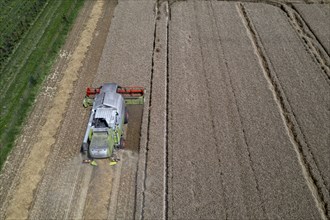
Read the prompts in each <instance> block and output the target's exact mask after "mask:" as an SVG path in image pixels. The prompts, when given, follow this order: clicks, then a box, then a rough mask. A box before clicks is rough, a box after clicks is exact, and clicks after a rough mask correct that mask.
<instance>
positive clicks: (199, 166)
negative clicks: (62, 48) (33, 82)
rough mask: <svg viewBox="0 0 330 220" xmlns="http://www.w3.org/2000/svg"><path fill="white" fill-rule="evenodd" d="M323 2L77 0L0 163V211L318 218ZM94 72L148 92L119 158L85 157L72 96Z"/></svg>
mask: <svg viewBox="0 0 330 220" xmlns="http://www.w3.org/2000/svg"><path fill="white" fill-rule="evenodd" d="M328 8H329V4H317V3H316V2H314V3H312V4H305V3H304V2H299V1H295V2H291V3H286V2H284V1H277V2H276V1H272V2H271V3H269V4H268V3H267V1H264V2H263V3H249V2H236V1H230V2H226V1H170V2H167V1H159V2H156V1H118V3H117V2H113V1H104V0H97V1H86V3H85V5H84V7H83V9H82V11H81V13H80V15H79V16H78V20H77V22H76V24H75V27H74V29H73V31H72V33H71V35H70V36H69V38H68V39H69V40H70V39H71V40H72V42H71V43H69V45H66V48H67V51H68V52H69V56H67V57H65V56H64V57H63V58H62V59H59V61H58V62H59V63H61V62H63V63H62V64H61V65H60V66H62V68H60V69H55V70H54V73H53V74H52V75H51V76H53V77H55V78H58V79H57V80H55V81H54V84H53V85H51V87H52V88H53V89H51V91H53V92H52V93H51V96H47V95H46V94H47V92H46V91H48V89H47V86H49V85H48V84H47V83H50V82H52V81H51V78H52V77H50V78H49V79H48V80H46V83H45V86H44V90H43V91H44V93H42V94H41V95H40V96H39V98H38V99H37V102H36V104H35V106H34V108H33V111H32V112H31V117H33V118H31V119H30V120H28V122H27V125H26V126H27V128H26V129H24V132H23V134H22V136H21V138H20V139H18V141H17V144H16V145H17V146H16V147H15V148H14V149H13V152H12V154H11V156H10V157H9V159H8V161H7V164H6V165H5V167H4V169H3V170H2V173H1V176H0V185H1V188H0V201H1V206H0V211H1V212H0V213H1V214H0V218H1V219H6V218H7V219H11V218H16V217H22V218H26V217H28V218H33V219H43V218H57V219H71V218H79V219H80V218H85V219H95V218H99V219H277V218H284V219H329V218H330V216H329V209H330V207H329V203H330V197H329V182H330V176H329V173H330V166H329V164H330V163H329V160H330V149H329V146H330V143H329V141H330V138H329V137H330V125H329V121H330V112H329V111H330V106H329V104H330V96H329V94H330V86H329V85H330V80H329V50H328V49H329V48H328V44H329V42H328V39H329V38H330V34H329V31H328V28H327V23H326V22H325V21H323V18H324V16H326V15H327V13H329V12H328ZM319 12H322V13H323V14H322V13H319ZM322 16H323V17H322ZM315 20H320V22H315ZM73 42H74V43H73ZM63 54H64V53H63ZM61 60H62V61H61ZM75 60H76V63H77V65H71V62H74V61H75ZM72 68H74V70H72ZM72 74H74V75H75V76H73V77H70V75H72ZM49 80H50V81H49ZM104 82H116V83H118V84H120V85H123V86H129V85H139V86H144V87H145V88H146V91H147V92H146V95H145V105H144V106H143V107H141V106H135V107H132V108H130V114H131V121H130V123H129V124H128V127H127V128H126V131H127V149H125V150H122V151H120V152H117V153H118V156H119V157H120V158H121V161H120V162H119V164H118V165H116V166H114V167H110V166H109V163H108V161H107V160H98V161H97V162H98V164H99V166H98V167H91V166H86V165H83V164H81V156H80V153H79V150H80V144H81V140H82V138H83V135H84V131H85V126H86V123H87V117H88V111H86V110H84V109H83V107H82V105H81V101H82V98H83V96H84V89H85V87H87V86H99V85H101V84H102V83H104ZM63 85H67V86H66V87H63ZM64 88H66V89H64ZM61 94H62V95H61ZM58 95H61V98H62V97H63V98H64V99H61V102H58V104H56V103H57V101H56V100H58V99H59V98H57V97H59V96H58ZM48 97H49V98H48ZM53 103H54V104H53ZM41 106H44V109H43V110H41V109H42V107H41ZM55 110H56V113H54V114H56V115H58V118H57V119H56V121H54V118H53V117H51V116H49V114H50V113H51V112H53V111H55ZM35 114H37V115H35ZM34 119H38V123H36V122H35V120H34ZM48 123H50V124H52V125H56V126H50V127H49V126H47V125H48ZM31 130H33V132H31ZM45 132H46V133H47V135H46V136H47V137H48V136H49V138H51V139H52V143H51V144H47V143H46V142H43V137H46V136H45V135H42V134H44V133H45ZM34 140H36V141H34ZM41 143H44V144H43V146H39V145H41ZM26 145H28V146H29V147H28V148H27V150H26V151H24V154H23V153H22V149H24V147H25V146H26ZM41 149H42V152H44V153H43V156H42V157H39V158H40V160H39V159H38V158H36V159H35V160H32V159H33V158H34V157H36V156H37V155H38V154H37V152H39V151H40V150H41ZM40 152H41V151H40ZM19 161H20V162H19ZM35 165H38V166H39V167H38V169H33V172H34V173H33V172H32V173H30V171H31V169H30V167H34V166H35ZM31 176H36V178H33V180H35V181H28V180H27V179H28V178H29V177H31ZM49 207H52V208H49Z"/></svg>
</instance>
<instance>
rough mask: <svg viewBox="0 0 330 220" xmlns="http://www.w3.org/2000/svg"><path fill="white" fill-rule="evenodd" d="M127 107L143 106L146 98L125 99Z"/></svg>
mask: <svg viewBox="0 0 330 220" xmlns="http://www.w3.org/2000/svg"><path fill="white" fill-rule="evenodd" d="M124 100H125V104H126V105H143V104H144V96H140V97H134V98H133V97H124Z"/></svg>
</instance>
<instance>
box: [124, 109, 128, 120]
mask: <svg viewBox="0 0 330 220" xmlns="http://www.w3.org/2000/svg"><path fill="white" fill-rule="evenodd" d="M128 118H129V114H128V110H127V108H125V116H124V124H127V123H128Z"/></svg>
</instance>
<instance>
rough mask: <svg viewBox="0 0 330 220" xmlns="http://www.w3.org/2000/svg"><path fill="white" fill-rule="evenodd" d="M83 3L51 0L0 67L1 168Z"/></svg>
mask: <svg viewBox="0 0 330 220" xmlns="http://www.w3.org/2000/svg"><path fill="white" fill-rule="evenodd" d="M83 3H84V0H61V1H50V2H49V3H48V4H47V5H46V6H45V8H44V9H43V11H42V12H41V14H40V15H39V17H38V19H37V20H36V21H35V22H34V24H33V25H32V26H31V27H30V29H29V31H28V33H26V35H25V36H24V38H23V39H22V40H21V42H20V43H19V46H18V47H17V49H16V50H15V52H14V53H13V54H12V55H11V57H10V61H9V62H8V63H7V64H6V66H5V67H4V68H3V69H2V70H1V72H0V74H1V78H0V86H1V88H2V91H3V92H2V93H1V94H0V102H1V109H0V169H1V168H2V166H3V164H4V162H5V160H6V158H7V156H8V154H9V153H10V151H11V149H12V147H13V146H14V142H15V139H16V137H17V135H18V134H19V133H20V131H21V128H22V124H23V123H24V121H25V120H26V116H27V115H28V113H29V110H30V109H31V106H32V104H33V102H34V100H35V97H36V95H37V94H38V92H39V90H40V87H41V84H42V82H43V81H44V79H45V78H46V76H47V75H48V73H49V72H50V69H51V67H52V64H53V62H54V60H55V58H56V56H57V54H58V52H59V50H60V48H61V46H62V45H63V44H64V42H65V39H66V36H67V34H68V32H69V30H70V28H71V26H72V24H73V22H74V20H75V18H76V16H77V14H78V12H79V9H80V8H81V7H82V5H83Z"/></svg>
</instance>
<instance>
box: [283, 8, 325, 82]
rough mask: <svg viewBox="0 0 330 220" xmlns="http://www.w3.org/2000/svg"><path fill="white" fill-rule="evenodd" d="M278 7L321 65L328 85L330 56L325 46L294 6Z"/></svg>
mask: <svg viewBox="0 0 330 220" xmlns="http://www.w3.org/2000/svg"><path fill="white" fill-rule="evenodd" d="M279 7H280V8H281V9H282V11H283V12H284V13H285V14H286V16H287V17H288V20H289V22H290V24H291V25H292V27H293V29H294V30H295V31H296V32H297V34H298V36H299V37H300V38H301V39H302V41H303V43H304V45H305V46H306V48H307V51H308V52H309V53H310V54H311V55H312V57H313V59H314V60H315V62H316V63H317V64H318V65H319V66H320V67H321V69H322V72H323V73H324V74H325V76H326V77H327V82H328V84H329V85H330V58H329V54H328V53H327V52H326V50H325V48H324V47H323V45H322V42H320V41H319V40H318V38H317V36H316V35H315V34H314V33H313V31H312V29H310V28H309V27H308V26H307V24H306V22H305V20H304V19H303V17H302V16H301V15H300V14H299V12H298V11H297V10H296V9H295V8H294V6H291V7H290V6H288V5H285V4H280V5H279Z"/></svg>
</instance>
